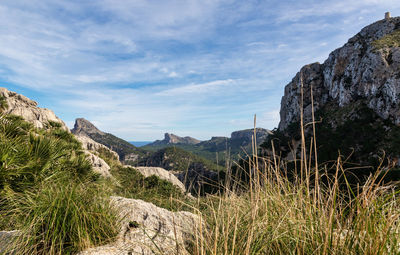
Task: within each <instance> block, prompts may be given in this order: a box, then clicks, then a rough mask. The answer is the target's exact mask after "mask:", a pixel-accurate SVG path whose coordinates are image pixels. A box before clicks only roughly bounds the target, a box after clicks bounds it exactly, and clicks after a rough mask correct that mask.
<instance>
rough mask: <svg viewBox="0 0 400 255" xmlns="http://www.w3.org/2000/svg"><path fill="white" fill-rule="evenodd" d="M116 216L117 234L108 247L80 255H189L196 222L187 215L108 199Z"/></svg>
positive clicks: (117, 199)
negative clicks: (118, 223) (119, 228)
mask: <svg viewBox="0 0 400 255" xmlns="http://www.w3.org/2000/svg"><path fill="white" fill-rule="evenodd" d="M111 201H112V204H113V205H114V206H115V208H116V209H117V211H118V212H119V217H120V219H121V230H120V233H119V235H118V237H117V240H116V241H115V242H113V243H111V244H108V245H104V246H101V247H96V248H91V249H88V250H85V251H83V252H81V253H80V255H103V254H104V255H105V254H109V255H117V254H118V255H120V254H143V255H147V254H148V255H150V254H189V253H188V251H187V250H186V246H187V245H188V244H189V242H191V241H192V240H193V235H194V233H195V232H194V231H196V226H197V225H198V223H199V221H200V219H199V218H198V216H196V215H194V214H192V213H190V212H184V211H181V212H170V211H168V210H166V209H163V208H159V207H157V206H155V205H153V204H151V203H147V202H144V201H142V200H136V199H128V198H122V197H112V198H111Z"/></svg>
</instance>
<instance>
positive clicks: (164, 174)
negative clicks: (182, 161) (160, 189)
mask: <svg viewBox="0 0 400 255" xmlns="http://www.w3.org/2000/svg"><path fill="white" fill-rule="evenodd" d="M135 169H136V170H137V171H138V172H140V173H141V174H142V175H143V176H144V177H149V176H152V175H155V176H157V177H159V178H160V179H162V180H166V181H169V182H170V183H172V184H173V185H175V186H177V187H178V188H180V189H181V191H182V192H183V193H186V188H185V185H183V183H182V182H181V181H180V180H179V179H178V178H176V176H175V175H174V174H173V173H172V172H170V171H167V170H165V169H164V168H161V167H143V166H139V167H135Z"/></svg>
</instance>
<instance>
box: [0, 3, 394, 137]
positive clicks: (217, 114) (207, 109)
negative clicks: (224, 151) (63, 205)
mask: <svg viewBox="0 0 400 255" xmlns="http://www.w3.org/2000/svg"><path fill="white" fill-rule="evenodd" d="M386 11H390V12H391V13H392V16H398V15H400V1H398V0H335V1H331V0H329V1H328V0H315V1H314V0H296V1H292V0H288V1H285V0H270V1H269V0H265V1H261V0H245V1H243V0H237V1H234V0H191V1H190V0H187V1H179V0H153V1H151V0H148V1H144V0H69V1H67V0H57V1H54V0H0V87H6V88H7V89H9V90H11V91H15V92H18V93H22V94H24V95H25V96H27V97H29V98H31V99H33V100H35V101H37V102H38V103H39V106H40V107H45V108H50V109H52V110H53V111H54V112H55V113H56V115H57V116H58V117H60V118H61V119H63V120H64V121H65V123H66V124H67V125H68V126H69V127H73V124H74V120H75V118H79V117H83V118H86V119H88V120H90V121H91V122H93V123H94V124H95V125H96V126H97V127H98V128H100V129H101V130H103V131H105V132H109V133H112V134H115V135H117V136H119V137H121V138H124V139H126V140H129V141H151V140H155V139H162V138H163V133H165V132H169V133H174V134H176V135H179V136H192V137H195V138H197V139H201V140H206V139H210V138H211V136H230V133H231V132H233V131H236V130H241V129H247V128H252V127H253V118H254V115H256V116H257V126H259V127H264V128H268V129H273V128H275V127H277V125H278V123H279V109H280V100H281V97H282V96H283V91H284V87H285V85H286V84H287V83H289V82H290V81H291V79H292V78H293V77H294V76H295V74H296V73H297V72H298V71H299V69H300V68H301V67H302V66H303V65H306V64H309V63H313V62H321V63H322V62H323V61H324V60H325V59H326V58H327V57H328V55H329V53H330V52H331V51H333V50H334V49H336V48H338V47H340V46H342V45H343V44H344V43H346V42H347V40H348V39H349V38H350V37H352V36H353V35H355V34H356V33H358V32H359V31H360V30H361V29H362V28H363V27H365V26H367V25H369V24H371V23H373V22H375V21H377V20H380V19H383V17H384V13H385V12H386Z"/></svg>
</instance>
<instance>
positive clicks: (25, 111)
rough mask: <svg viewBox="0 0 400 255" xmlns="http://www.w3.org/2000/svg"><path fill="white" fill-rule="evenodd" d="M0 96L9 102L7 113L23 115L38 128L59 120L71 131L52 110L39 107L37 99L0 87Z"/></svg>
mask: <svg viewBox="0 0 400 255" xmlns="http://www.w3.org/2000/svg"><path fill="white" fill-rule="evenodd" d="M0 98H4V99H5V101H6V104H7V108H6V109H4V110H3V113H5V114H13V115H18V116H21V117H22V118H24V120H26V121H28V122H30V123H32V124H33V125H34V126H35V127H37V128H45V127H46V126H47V125H48V123H49V122H57V123H59V124H60V125H61V128H62V129H64V130H67V131H69V129H68V127H67V126H66V125H65V123H64V122H63V121H62V120H61V119H60V118H58V117H57V116H56V115H55V114H54V112H53V111H52V110H49V109H46V108H40V107H37V103H36V102H35V101H33V100H31V99H29V98H27V97H25V96H23V95H20V94H18V93H16V92H12V91H9V90H7V89H6V88H0Z"/></svg>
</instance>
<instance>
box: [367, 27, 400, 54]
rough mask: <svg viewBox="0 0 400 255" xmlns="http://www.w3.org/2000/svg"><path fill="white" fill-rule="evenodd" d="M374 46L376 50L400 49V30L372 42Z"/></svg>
mask: <svg viewBox="0 0 400 255" xmlns="http://www.w3.org/2000/svg"><path fill="white" fill-rule="evenodd" d="M372 46H373V47H374V48H375V49H376V50H380V49H383V48H392V47H400V30H395V31H393V32H392V33H390V34H387V35H385V36H383V37H382V38H380V39H378V40H375V41H373V42H372Z"/></svg>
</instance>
